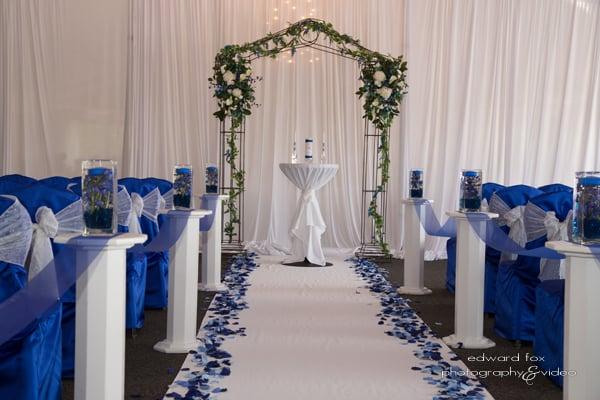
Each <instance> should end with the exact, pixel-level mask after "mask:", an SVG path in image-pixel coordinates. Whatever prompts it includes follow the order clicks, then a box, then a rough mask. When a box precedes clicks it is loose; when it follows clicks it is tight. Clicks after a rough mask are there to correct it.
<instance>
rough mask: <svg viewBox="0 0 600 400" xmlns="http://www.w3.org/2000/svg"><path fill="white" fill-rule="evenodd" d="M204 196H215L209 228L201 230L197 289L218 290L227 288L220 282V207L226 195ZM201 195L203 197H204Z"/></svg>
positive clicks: (226, 197)
mask: <svg viewBox="0 0 600 400" xmlns="http://www.w3.org/2000/svg"><path fill="white" fill-rule="evenodd" d="M204 196H214V197H216V198H217V199H216V202H217V203H216V207H215V215H214V219H213V224H212V226H211V227H210V230H209V231H207V232H202V276H201V278H200V279H201V281H200V284H199V285H198V289H199V290H202V291H207V292H219V291H224V290H226V289H227V287H226V286H225V285H223V284H222V283H221V209H222V203H223V200H226V199H228V198H229V196H227V195H210V194H205V195H204ZM204 196H203V197H204Z"/></svg>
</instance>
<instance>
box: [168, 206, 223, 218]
mask: <svg viewBox="0 0 600 400" xmlns="http://www.w3.org/2000/svg"><path fill="white" fill-rule="evenodd" d="M210 214H212V211H211V210H203V209H200V208H198V209H191V210H169V211H167V212H166V213H165V214H164V215H167V216H169V217H173V218H204V217H206V216H207V215H210Z"/></svg>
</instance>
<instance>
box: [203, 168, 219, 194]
mask: <svg viewBox="0 0 600 400" xmlns="http://www.w3.org/2000/svg"><path fill="white" fill-rule="evenodd" d="M205 183H206V193H211V194H216V193H219V168H218V167H217V166H216V165H215V164H208V165H207V166H206V182H205Z"/></svg>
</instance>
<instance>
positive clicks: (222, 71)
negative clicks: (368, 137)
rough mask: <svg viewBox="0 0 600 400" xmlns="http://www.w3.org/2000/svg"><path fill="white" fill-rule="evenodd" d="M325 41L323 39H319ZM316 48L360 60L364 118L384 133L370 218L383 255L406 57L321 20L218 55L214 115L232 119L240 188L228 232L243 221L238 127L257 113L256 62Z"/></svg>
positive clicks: (230, 154)
mask: <svg viewBox="0 0 600 400" xmlns="http://www.w3.org/2000/svg"><path fill="white" fill-rule="evenodd" d="M320 39H323V40H320ZM303 47H312V48H314V49H317V50H323V51H325V52H329V53H334V54H337V55H341V56H343V57H346V58H350V59H354V60H356V61H358V63H359V65H360V69H361V72H360V77H359V80H360V81H361V82H362V85H361V86H360V88H359V89H358V91H357V92H356V94H357V95H358V96H359V98H361V99H363V102H364V103H363V110H364V115H363V117H364V118H367V119H368V120H369V121H370V122H371V123H372V124H373V125H374V126H375V128H376V129H377V130H378V131H379V133H380V135H381V136H380V142H379V149H378V150H379V151H378V154H379V160H378V163H377V169H378V171H379V174H380V177H381V181H380V185H378V186H377V188H376V190H375V192H374V193H373V197H372V198H371V201H370V204H369V210H368V213H369V216H370V217H371V218H372V219H373V221H374V225H375V238H374V239H375V242H376V243H378V244H379V245H380V247H381V249H382V250H383V251H384V253H386V254H389V247H388V244H387V243H386V241H385V235H384V232H383V228H384V220H383V216H382V215H381V214H380V212H379V210H378V206H377V198H378V196H379V194H381V192H382V191H383V190H385V187H386V185H387V184H388V182H389V165H390V149H389V129H390V126H391V125H392V122H393V121H394V117H396V116H397V115H398V113H399V108H400V103H401V102H402V98H403V96H404V95H405V94H406V93H407V85H406V62H405V61H404V60H403V58H402V56H399V57H392V56H391V55H385V54H381V53H378V52H375V51H372V50H369V49H367V48H365V47H363V46H362V45H361V44H360V42H359V41H358V40H356V39H354V38H352V37H350V36H348V35H344V34H341V33H339V32H338V31H336V30H335V29H334V28H333V25H331V24H330V23H328V22H325V21H321V20H317V19H312V18H309V19H304V20H301V21H299V22H296V23H294V24H291V25H290V26H288V27H287V28H286V29H283V30H281V31H279V32H276V33H269V34H267V35H266V36H265V37H264V38H262V39H259V40H257V41H254V42H250V43H244V44H241V45H227V46H225V47H223V48H222V49H221V50H220V51H219V53H218V54H217V56H216V57H215V64H214V67H213V76H212V77H210V78H209V79H208V80H209V83H210V85H211V87H212V88H213V90H214V97H215V98H216V99H217V107H218V110H217V111H216V112H215V113H214V115H215V117H217V118H218V119H219V120H220V121H222V122H224V121H226V120H227V118H229V119H230V121H231V132H232V133H231V134H230V136H229V137H228V139H227V146H228V149H227V150H225V160H226V162H227V164H228V165H229V167H230V170H231V176H232V179H233V181H234V183H235V185H236V186H237V187H238V188H239V189H230V191H229V193H228V194H229V200H228V201H227V203H226V209H225V212H226V213H228V214H229V219H228V220H227V221H226V222H225V224H224V230H225V235H226V236H227V237H228V238H229V241H230V242H231V240H232V238H233V235H234V231H235V228H234V226H235V224H236V223H238V222H239V210H238V209H237V205H236V200H237V198H239V196H240V195H241V193H242V192H243V190H244V182H245V173H244V171H243V169H240V168H238V167H237V166H236V160H237V157H238V155H239V150H238V149H237V145H236V140H237V134H236V130H237V129H239V128H240V127H241V125H242V123H243V121H244V118H245V117H247V116H249V115H251V114H252V107H255V106H257V104H256V98H255V94H254V90H255V89H254V86H255V84H256V82H258V81H259V80H261V78H259V77H255V76H254V75H253V73H252V68H251V63H252V61H253V60H255V59H257V58H262V57H271V58H275V57H277V55H278V54H280V53H282V52H286V51H289V52H291V54H292V56H293V55H294V54H295V53H296V51H297V50H298V49H299V48H303Z"/></svg>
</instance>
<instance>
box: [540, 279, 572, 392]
mask: <svg viewBox="0 0 600 400" xmlns="http://www.w3.org/2000/svg"><path fill="white" fill-rule="evenodd" d="M535 301H536V308H535V339H534V340H533V353H534V354H535V355H536V356H538V357H539V358H540V361H539V366H540V367H541V368H542V369H543V370H546V371H556V370H557V369H559V370H561V371H562V370H563V368H564V361H563V355H564V349H563V343H564V336H565V332H564V331H565V329H564V328H565V281H564V279H554V280H548V281H543V282H541V283H540V284H539V285H538V287H537V288H536V289H535ZM548 377H549V378H550V379H551V380H552V382H554V383H555V384H557V385H559V386H562V385H563V378H562V376H552V375H548Z"/></svg>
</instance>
